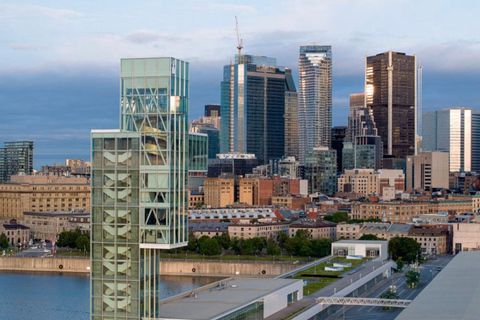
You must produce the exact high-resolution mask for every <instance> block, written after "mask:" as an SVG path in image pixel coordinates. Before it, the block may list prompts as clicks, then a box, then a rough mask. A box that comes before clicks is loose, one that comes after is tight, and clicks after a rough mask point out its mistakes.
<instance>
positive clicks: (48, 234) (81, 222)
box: [23, 211, 90, 240]
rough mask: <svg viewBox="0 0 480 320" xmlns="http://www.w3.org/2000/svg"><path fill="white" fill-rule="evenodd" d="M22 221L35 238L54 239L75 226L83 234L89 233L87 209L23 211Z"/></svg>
mask: <svg viewBox="0 0 480 320" xmlns="http://www.w3.org/2000/svg"><path fill="white" fill-rule="evenodd" d="M23 221H24V224H25V226H27V227H29V228H30V230H31V234H32V238H35V239H43V240H56V239H57V237H58V236H59V235H60V233H62V232H64V231H75V230H76V229H77V228H78V229H79V230H80V232H81V233H83V234H89V233H90V212H87V211H73V212H72V211H69V212H58V211H57V212H55V211H48V212H24V213H23Z"/></svg>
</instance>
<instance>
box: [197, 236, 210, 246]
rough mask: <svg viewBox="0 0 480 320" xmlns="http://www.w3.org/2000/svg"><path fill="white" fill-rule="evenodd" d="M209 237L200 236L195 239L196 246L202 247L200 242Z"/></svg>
mask: <svg viewBox="0 0 480 320" xmlns="http://www.w3.org/2000/svg"><path fill="white" fill-rule="evenodd" d="M208 239H210V237H209V236H201V237H200V238H198V239H197V246H198V248H201V247H202V243H203V242H205V241H206V240H208Z"/></svg>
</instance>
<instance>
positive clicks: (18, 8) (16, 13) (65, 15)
mask: <svg viewBox="0 0 480 320" xmlns="http://www.w3.org/2000/svg"><path fill="white" fill-rule="evenodd" d="M1 9H2V11H3V12H4V14H6V16H8V17H14V18H16V17H40V18H50V19H56V20H67V19H71V18H78V17H82V16H83V14H82V13H80V12H77V11H73V10H68V9H53V8H49V7H43V6H37V5H31V4H15V5H3V6H1Z"/></svg>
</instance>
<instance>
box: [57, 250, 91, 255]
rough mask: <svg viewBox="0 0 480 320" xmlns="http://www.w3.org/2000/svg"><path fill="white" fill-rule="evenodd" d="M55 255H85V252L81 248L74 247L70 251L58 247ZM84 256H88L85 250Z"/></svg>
mask: <svg viewBox="0 0 480 320" xmlns="http://www.w3.org/2000/svg"><path fill="white" fill-rule="evenodd" d="M55 256H56V257H85V253H84V252H83V250H78V249H74V250H71V251H68V250H64V249H59V250H57V252H56V253H55ZM86 256H87V257H89V256H90V253H89V252H87V255H86Z"/></svg>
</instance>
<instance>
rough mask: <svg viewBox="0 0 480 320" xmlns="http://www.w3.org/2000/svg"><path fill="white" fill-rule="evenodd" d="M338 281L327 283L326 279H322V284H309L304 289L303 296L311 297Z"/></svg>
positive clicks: (333, 280) (330, 280)
mask: <svg viewBox="0 0 480 320" xmlns="http://www.w3.org/2000/svg"><path fill="white" fill-rule="evenodd" d="M337 280H338V279H329V280H328V281H325V279H322V282H307V285H306V286H304V287H303V295H304V296H308V295H311V294H313V293H315V292H317V291H318V290H320V289H323V288H325V287H328V286H329V285H331V284H332V283H334V282H335V281H337Z"/></svg>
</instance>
